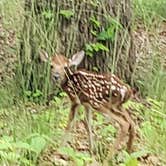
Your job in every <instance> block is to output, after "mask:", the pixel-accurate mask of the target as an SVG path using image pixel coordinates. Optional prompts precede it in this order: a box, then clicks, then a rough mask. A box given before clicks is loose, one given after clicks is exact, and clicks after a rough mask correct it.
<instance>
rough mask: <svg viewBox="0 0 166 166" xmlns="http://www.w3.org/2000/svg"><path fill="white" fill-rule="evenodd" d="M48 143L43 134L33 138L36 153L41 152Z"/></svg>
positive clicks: (33, 147) (32, 145) (32, 146)
mask: <svg viewBox="0 0 166 166" xmlns="http://www.w3.org/2000/svg"><path fill="white" fill-rule="evenodd" d="M45 145H46V141H45V139H44V138H43V137H42V136H38V137H34V138H32V139H31V144H30V146H31V148H32V149H34V150H35V152H36V153H38V154H39V153H40V152H41V151H42V150H43V149H44V147H45Z"/></svg>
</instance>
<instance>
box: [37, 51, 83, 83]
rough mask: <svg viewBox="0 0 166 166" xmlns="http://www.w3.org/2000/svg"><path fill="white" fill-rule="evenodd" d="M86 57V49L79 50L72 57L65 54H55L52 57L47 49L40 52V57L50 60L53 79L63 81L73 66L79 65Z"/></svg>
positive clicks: (45, 60)
mask: <svg viewBox="0 0 166 166" xmlns="http://www.w3.org/2000/svg"><path fill="white" fill-rule="evenodd" d="M83 58H84V51H80V52H77V53H76V54H74V55H73V56H72V58H71V59H68V58H66V57H65V56H63V55H54V56H52V57H51V58H50V57H49V56H48V54H47V53H46V52H45V51H43V50H42V51H41V52H40V59H41V60H42V61H43V62H49V63H50V66H51V78H52V80H53V81H56V82H57V81H58V82H62V81H63V80H65V79H66V74H68V70H70V68H71V67H72V66H74V67H77V66H78V65H79V64H80V63H81V62H82V60H83Z"/></svg>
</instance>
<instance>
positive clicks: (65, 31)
mask: <svg viewBox="0 0 166 166" xmlns="http://www.w3.org/2000/svg"><path fill="white" fill-rule="evenodd" d="M32 3H33V2H32V1H30V0H26V3H25V4H26V6H25V10H26V11H31V17H32V18H33V19H34V20H36V21H37V23H39V25H40V26H41V27H40V28H41V29H42V30H43V31H44V33H45V34H46V35H47V39H48V41H46V40H44V41H43V37H41V36H42V34H40V35H39V36H38V37H34V34H33V33H30V35H32V36H31V37H30V38H31V41H30V43H29V44H30V45H31V46H32V49H31V51H29V52H30V54H31V59H32V60H34V59H35V57H34V56H35V55H37V52H38V50H37V49H38V48H40V47H45V49H46V50H47V51H48V52H49V53H50V54H52V53H62V54H64V55H66V56H67V57H70V56H72V54H74V53H75V52H77V51H80V50H81V49H84V50H85V52H86V58H85V60H84V62H83V63H82V64H81V67H85V68H86V69H88V70H94V71H97V72H100V73H102V72H105V71H107V72H108V71H109V72H110V71H111V72H113V73H115V74H116V75H118V76H119V77H120V78H122V79H124V80H126V81H127V82H128V83H130V84H133V82H132V71H133V68H134V64H135V54H134V51H133V50H134V49H133V44H132V43H133V41H132V40H133V38H132V31H131V4H130V0H99V1H93V0H87V1H82V0H73V1H66V0H61V1H58V0H54V1H45V0H36V1H35V3H34V4H32ZM43 20H44V21H43ZM31 24H32V25H31V27H32V28H31V30H30V31H32V32H33V31H34V29H35V28H34V26H33V24H34V23H33V21H32V23H31ZM26 28H27V19H25V28H24V31H23V33H27V32H25V31H26ZM36 33H38V32H36ZM44 37H45V36H44ZM36 38H38V40H36ZM34 40H35V41H34ZM38 42H39V43H38ZM32 43H33V45H32ZM34 45H35V46H36V47H37V49H36V48H35V46H34ZM21 49H22V48H21ZM23 54H24V53H23ZM22 57H23V56H22ZM23 61H24V63H25V60H23ZM31 64H32V63H31V62H30V65H31ZM24 66H26V64H25V65H24ZM31 68H33V67H31ZM27 70H28V69H27ZM34 70H35V67H34ZM29 78H30V76H29ZM33 80H34V78H33V79H31V81H29V82H33ZM39 82H40V81H39Z"/></svg>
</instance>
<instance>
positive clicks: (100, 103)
mask: <svg viewBox="0 0 166 166" xmlns="http://www.w3.org/2000/svg"><path fill="white" fill-rule="evenodd" d="M83 58H84V51H80V52H78V53H76V54H74V55H73V57H72V58H71V59H68V58H66V57H65V56H63V55H54V56H52V57H51V58H50V60H49V56H48V54H47V53H46V52H45V51H41V52H40V59H41V60H42V61H44V62H50V65H51V78H52V80H53V81H54V82H58V81H59V83H60V85H61V87H62V89H63V90H64V91H65V92H66V93H67V94H68V96H69V98H70V100H71V111H70V114H69V120H68V125H67V127H66V130H67V131H69V130H70V129H71V127H72V125H71V124H72V121H73V119H74V116H75V113H76V110H77V107H78V106H79V105H80V104H82V105H83V106H84V107H85V111H86V118H87V131H88V134H89V143H90V148H93V139H92V129H91V124H90V120H91V111H90V109H93V110H96V111H97V112H100V113H102V114H104V115H106V116H109V117H110V118H111V119H112V120H113V121H114V122H117V123H118V124H119V126H120V130H119V133H118V135H117V138H116V140H115V143H114V150H115V151H116V150H118V149H119V148H120V145H121V143H122V142H123V140H124V138H125V136H127V134H129V139H128V142H127V150H128V151H131V148H132V143H133V139H134V136H135V130H134V123H133V121H132V119H131V117H130V115H129V113H128V112H127V110H126V109H124V108H123V107H122V104H123V103H125V102H126V101H127V100H129V98H130V97H131V95H132V90H131V88H130V87H129V86H128V85H126V84H125V83H123V82H122V81H121V80H120V79H119V78H118V77H116V76H115V75H114V74H107V73H104V74H96V73H93V72H89V71H86V70H77V69H75V70H73V66H75V67H77V66H78V65H79V64H80V63H81V62H82V60H83Z"/></svg>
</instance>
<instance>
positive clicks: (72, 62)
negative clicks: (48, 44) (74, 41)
mask: <svg viewBox="0 0 166 166" xmlns="http://www.w3.org/2000/svg"><path fill="white" fill-rule="evenodd" d="M84 56H85V52H84V51H80V52H77V53H76V54H74V55H73V56H72V58H71V59H69V67H71V66H76V67H77V66H78V65H79V64H80V63H81V62H82V60H83V59H84Z"/></svg>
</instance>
